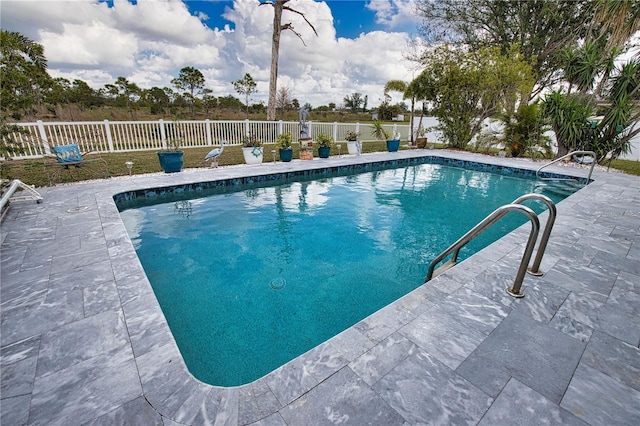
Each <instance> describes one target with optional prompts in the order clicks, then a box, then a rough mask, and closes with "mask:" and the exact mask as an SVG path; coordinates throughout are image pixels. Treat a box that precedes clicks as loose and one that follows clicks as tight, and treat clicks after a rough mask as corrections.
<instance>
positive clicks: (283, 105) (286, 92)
mask: <svg viewBox="0 0 640 426" xmlns="http://www.w3.org/2000/svg"><path fill="white" fill-rule="evenodd" d="M292 102H293V101H292V99H291V90H290V89H289V88H288V87H281V88H280V89H279V90H278V96H277V97H276V109H279V110H280V119H281V120H284V113H285V111H286V110H287V109H288V108H290V107H291V106H292Z"/></svg>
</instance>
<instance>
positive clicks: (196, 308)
mask: <svg viewBox="0 0 640 426" xmlns="http://www.w3.org/2000/svg"><path fill="white" fill-rule="evenodd" d="M534 187H535V181H533V180H529V179H522V178H514V177H509V176H504V175H499V174H492V173H488V172H482V171H474V170H464V169H460V168H455V167H448V166H443V165H436V164H422V165H414V166H408V167H403V168H398V169H391V170H382V171H373V172H368V173H362V174H358V175H353V176H342V177H328V178H324V179H320V180H307V181H299V182H287V183H284V184H281V185H278V186H266V184H264V185H262V186H252V187H248V188H245V189H243V190H240V191H237V192H230V193H218V194H215V195H209V196H206V197H202V198H192V199H188V200H187V199H180V200H175V199H172V200H171V201H168V202H164V203H162V198H161V197H158V199H157V202H158V204H154V205H147V206H141V207H137V208H127V209H126V210H123V211H122V212H121V215H122V218H123V221H124V223H125V226H126V227H127V230H128V232H129V234H130V236H131V238H132V241H133V242H134V245H135V247H136V250H137V253H138V256H139V257H140V260H141V262H142V265H143V266H144V269H145V271H146V274H147V276H148V278H149V280H150V282H151V284H152V286H153V289H154V292H155V294H156V297H157V298H158V300H159V302H160V305H161V306H162V309H163V312H164V314H165V316H166V318H167V321H168V323H169V326H170V328H171V331H172V333H173V335H174V336H175V338H176V341H177V343H178V346H179V348H180V351H181V353H182V356H183V357H184V360H185V362H186V364H187V366H188V368H189V370H190V371H191V373H192V374H193V375H194V376H196V377H197V378H198V379H200V380H202V381H204V382H206V383H210V384H213V385H220V386H235V385H240V384H245V383H249V382H251V381H253V380H255V379H257V378H259V377H261V376H263V375H265V374H267V373H269V372H270V371H272V370H274V369H276V368H278V367H279V366H281V365H283V364H285V363H286V362H288V361H290V360H291V359H293V358H295V357H296V356H298V355H300V354H302V353H304V352H306V351H308V350H309V349H311V348H313V347H315V346H316V345H318V344H320V343H322V342H323V341H325V340H327V339H329V338H331V337H332V336H334V335H336V334H338V333H340V332H341V331H343V330H345V329H346V328H348V327H350V326H352V325H353V324H355V323H357V322H358V321H360V320H362V319H363V318H365V317H367V316H368V315H370V314H371V313H373V312H375V311H376V310H378V309H380V308H382V307H384V306H385V305H387V304H389V303H391V302H392V301H394V300H396V299H398V298H399V297H401V296H403V295H405V294H407V293H408V292H410V291H411V290H413V289H415V288H417V287H418V286H420V285H422V283H423V281H424V276H425V274H426V272H427V269H428V265H429V262H431V260H432V259H433V258H434V257H435V256H437V255H438V254H439V253H440V252H441V251H442V250H444V249H445V248H446V247H448V246H449V245H450V244H451V243H452V242H453V241H455V240H456V239H458V238H459V237H460V236H461V235H462V234H464V233H465V232H466V231H467V230H469V229H470V228H472V227H473V226H474V225H476V224H477V223H478V222H479V221H480V220H482V219H483V218H484V217H485V216H486V215H488V214H489V213H491V212H492V211H493V210H494V209H496V208H497V207H499V206H501V205H503V204H507V203H509V202H511V201H513V200H514V199H516V198H517V197H519V196H520V195H522V194H525V193H529V192H534ZM219 192H220V191H219ZM191 195H194V194H191ZM550 197H551V198H552V199H553V200H554V201H555V202H558V201H559V200H560V197H559V196H557V195H555V196H554V195H550ZM527 205H529V206H531V207H533V208H534V210H536V211H538V212H539V211H541V210H542V209H543V208H542V206H541V205H538V204H537V203H532V204H530V203H527ZM129 207H131V206H129ZM524 221H525V219H524V218H523V216H521V215H518V214H513V215H509V216H507V217H505V218H504V219H503V220H502V221H501V222H498V224H497V225H496V226H494V227H492V228H490V230H489V231H488V232H487V233H485V234H483V235H482V236H481V237H479V238H477V239H476V240H474V241H473V242H472V243H471V244H469V245H468V246H467V247H466V248H465V249H464V250H463V251H462V252H461V256H460V258H461V259H463V258H466V257H468V256H469V255H470V254H472V253H474V252H476V251H478V250H479V249H481V248H482V247H485V246H486V245H488V244H490V243H491V242H493V241H495V240H496V239H498V238H500V237H501V236H503V235H505V234H506V233H508V232H510V231H511V230H513V229H515V228H516V227H517V226H519V225H521V224H522V223H524Z"/></svg>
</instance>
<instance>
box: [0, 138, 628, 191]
mask: <svg viewBox="0 0 640 426" xmlns="http://www.w3.org/2000/svg"><path fill="white" fill-rule="evenodd" d="M404 145H405V143H403V145H402V146H401V149H405V146H404ZM439 147H441V146H438V147H437V148H439ZM272 149H273V147H272V146H271V145H266V146H265V149H264V151H265V152H264V160H263V161H264V162H269V161H273V153H272V152H271V150H272ZM210 150H211V147H204V148H187V149H185V150H184V168H202V167H209V163H205V162H204V156H205V155H206V154H207V153H208V152H209V151H210ZM385 150H386V145H385V143H384V142H367V143H365V144H363V152H365V153H368V152H380V151H385ZM346 152H347V146H346V143H342V149H341V153H343V154H345V153H346ZM331 154H332V155H337V154H338V150H337V149H332V150H331ZM317 156H318V152H317V148H316V149H315V152H314V157H317ZM101 157H102V158H103V159H104V160H105V161H106V162H107V165H108V168H109V175H110V176H123V175H128V174H129V170H128V169H127V167H126V166H125V162H127V161H132V162H133V169H132V173H133V174H144V173H155V172H161V171H162V169H161V168H160V163H159V162H158V156H157V155H156V151H138V152H126V153H117V154H102V155H101ZM89 158H91V157H89ZM293 158H294V159H295V158H298V147H297V146H295V144H294V147H293ZM276 159H277V160H279V158H278V154H277V153H276ZM243 163H244V158H243V156H242V149H241V147H240V146H227V147H225V149H224V153H223V154H222V156H221V157H220V158H219V159H218V164H219V165H220V166H228V165H233V164H243ZM54 167H55V166H54ZM94 167H95V165H94V163H90V164H87V167H86V170H83V168H80V169H73V170H72V173H69V172H68V171H67V170H57V172H59V175H58V176H56V179H55V183H68V182H75V181H80V180H86V179H95V178H96V177H99V176H100V173H96V170H93V168H94ZM611 168H614V169H617V170H621V171H623V172H624V173H627V174H631V175H636V176H640V161H631V160H614V161H613V162H612V163H611ZM46 169H47V168H46V167H45V166H44V161H43V160H20V161H15V160H14V161H6V162H4V163H3V164H2V168H1V173H2V178H3V179H20V180H21V181H23V182H24V183H26V184H29V185H35V186H36V187H42V186H49V176H48V174H47V170H46Z"/></svg>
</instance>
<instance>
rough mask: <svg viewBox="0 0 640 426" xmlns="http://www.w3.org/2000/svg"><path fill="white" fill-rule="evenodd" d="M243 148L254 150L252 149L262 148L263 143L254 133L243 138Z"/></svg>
mask: <svg viewBox="0 0 640 426" xmlns="http://www.w3.org/2000/svg"><path fill="white" fill-rule="evenodd" d="M242 146H243V147H245V148H252V147H256V146H262V141H261V140H259V139H258V138H257V137H256V135H254V134H253V133H247V134H246V135H245V136H244V137H243V138H242Z"/></svg>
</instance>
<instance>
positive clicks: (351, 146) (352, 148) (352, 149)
mask: <svg viewBox="0 0 640 426" xmlns="http://www.w3.org/2000/svg"><path fill="white" fill-rule="evenodd" d="M347 150H348V151H349V154H351V155H356V154H360V153H359V152H358V141H347Z"/></svg>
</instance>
